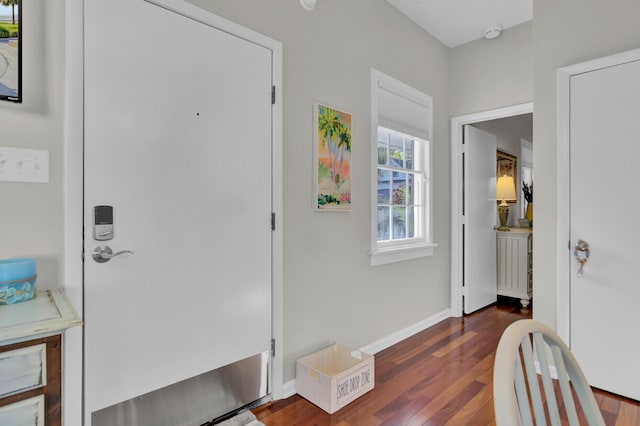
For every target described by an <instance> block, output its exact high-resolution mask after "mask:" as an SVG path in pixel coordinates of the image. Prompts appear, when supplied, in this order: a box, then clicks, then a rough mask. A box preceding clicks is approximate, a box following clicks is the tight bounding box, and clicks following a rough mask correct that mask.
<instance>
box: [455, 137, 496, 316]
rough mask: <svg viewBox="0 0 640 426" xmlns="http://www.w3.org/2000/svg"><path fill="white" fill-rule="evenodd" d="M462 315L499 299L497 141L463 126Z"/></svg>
mask: <svg viewBox="0 0 640 426" xmlns="http://www.w3.org/2000/svg"><path fill="white" fill-rule="evenodd" d="M464 132H465V134H464V141H465V143H464V144H465V147H466V148H465V167H464V176H465V179H464V182H465V190H464V195H465V196H464V204H465V208H464V216H465V226H464V229H465V232H464V272H463V273H464V279H463V282H464V285H465V288H466V295H465V298H464V313H466V314H470V313H471V312H474V311H476V310H478V309H480V308H483V307H485V306H487V305H490V304H491V303H494V302H495V301H496V300H497V299H498V292H497V291H498V290H497V280H496V231H495V226H496V220H497V214H498V212H497V209H498V207H497V204H496V137H495V136H494V135H492V134H491V133H487V132H485V131H483V130H480V129H478V128H476V127H473V126H470V125H466V126H464Z"/></svg>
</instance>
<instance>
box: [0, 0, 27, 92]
mask: <svg viewBox="0 0 640 426" xmlns="http://www.w3.org/2000/svg"><path fill="white" fill-rule="evenodd" d="M0 100H5V101H11V102H22V0H0Z"/></svg>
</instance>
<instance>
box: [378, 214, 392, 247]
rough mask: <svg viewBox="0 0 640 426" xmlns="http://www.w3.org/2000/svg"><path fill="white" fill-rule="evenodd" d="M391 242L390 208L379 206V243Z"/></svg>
mask: <svg viewBox="0 0 640 426" xmlns="http://www.w3.org/2000/svg"><path fill="white" fill-rule="evenodd" d="M388 240H389V207H380V206H378V241H388Z"/></svg>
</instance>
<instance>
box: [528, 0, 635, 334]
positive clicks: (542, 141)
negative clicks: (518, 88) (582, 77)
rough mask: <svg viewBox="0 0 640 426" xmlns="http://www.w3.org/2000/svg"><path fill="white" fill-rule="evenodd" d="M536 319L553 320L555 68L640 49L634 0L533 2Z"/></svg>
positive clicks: (555, 281) (555, 154) (554, 266)
mask: <svg viewBox="0 0 640 426" xmlns="http://www.w3.org/2000/svg"><path fill="white" fill-rule="evenodd" d="M534 16H535V19H534V24H533V36H534V40H535V42H534V48H533V52H534V55H533V61H534V87H535V89H534V102H535V120H534V126H533V133H534V138H535V148H534V150H533V161H534V164H535V168H536V170H535V176H536V183H535V185H536V202H535V213H534V214H535V227H534V238H533V241H534V243H533V244H534V252H535V256H534V259H535V260H534V262H533V277H534V278H533V279H534V284H533V299H534V301H535V302H534V303H535V304H534V309H533V314H534V316H535V317H536V318H537V319H539V320H541V321H543V322H546V323H547V324H549V325H550V326H552V327H555V326H556V321H557V309H558V306H557V292H558V288H557V277H556V275H557V257H556V256H557V252H558V250H562V249H563V248H562V247H557V244H556V241H557V240H556V233H557V224H556V210H557V204H556V197H557V173H556V170H557V153H556V151H557V107H556V102H557V81H556V78H557V69H558V68H561V67H564V66H567V65H572V64H576V63H580V62H584V61H587V60H590V59H595V58H599V57H603V56H608V55H611V54H614V53H619V52H623V51H626V50H631V49H635V48H638V47H640V31H638V22H640V2H638V1H637V0H609V1H604V0H563V1H554V0H534Z"/></svg>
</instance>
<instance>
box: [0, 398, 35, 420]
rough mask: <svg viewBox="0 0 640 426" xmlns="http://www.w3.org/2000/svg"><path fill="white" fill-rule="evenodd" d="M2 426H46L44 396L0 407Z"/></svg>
mask: <svg viewBox="0 0 640 426" xmlns="http://www.w3.org/2000/svg"><path fill="white" fill-rule="evenodd" d="M0 425H20V426H44V395H38V396H34V397H33V398H29V399H25V400H22V401H18V402H14V403H13V404H9V405H5V406H4V407H0Z"/></svg>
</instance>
